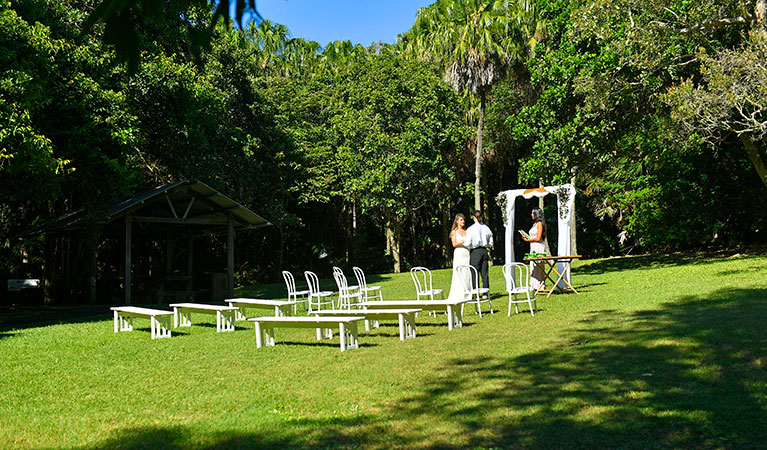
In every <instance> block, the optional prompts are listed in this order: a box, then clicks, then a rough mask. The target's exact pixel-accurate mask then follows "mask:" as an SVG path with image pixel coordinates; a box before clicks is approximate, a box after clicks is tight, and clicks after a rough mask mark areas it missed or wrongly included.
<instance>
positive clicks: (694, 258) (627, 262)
mask: <svg viewBox="0 0 767 450" xmlns="http://www.w3.org/2000/svg"><path fill="white" fill-rule="evenodd" d="M717 261H721V255H720V256H719V257H713V255H696V254H662V255H642V256H629V257H622V258H609V259H602V260H599V261H583V263H581V264H579V265H578V266H577V267H574V268H573V273H574V274H581V275H599V274H602V273H606V272H615V271H621V270H635V269H656V268H659V267H665V266H682V265H688V264H696V265H698V264H712V263H715V262H717ZM576 289H577V286H576Z"/></svg>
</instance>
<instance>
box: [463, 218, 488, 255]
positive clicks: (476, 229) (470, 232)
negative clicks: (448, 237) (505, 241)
mask: <svg viewBox="0 0 767 450" xmlns="http://www.w3.org/2000/svg"><path fill="white" fill-rule="evenodd" d="M466 241H467V244H468V245H467V246H468V247H469V248H470V249H472V248H480V247H489V248H493V232H492V231H490V227H488V226H487V225H485V224H484V223H482V222H475V223H474V225H472V226H470V227H469V228H468V229H467V230H466Z"/></svg>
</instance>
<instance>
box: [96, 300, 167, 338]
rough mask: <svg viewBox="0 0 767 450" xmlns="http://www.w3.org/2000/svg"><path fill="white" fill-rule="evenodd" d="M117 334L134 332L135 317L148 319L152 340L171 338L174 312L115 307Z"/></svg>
mask: <svg viewBox="0 0 767 450" xmlns="http://www.w3.org/2000/svg"><path fill="white" fill-rule="evenodd" d="M109 309H111V310H112V311H114V317H115V333H119V332H120V331H133V318H134V317H142V318H145V317H148V318H149V322H150V327H151V330H152V339H156V338H164V337H170V316H172V315H173V311H164V310H162V309H151V308H140V307H138V306H114V307H112V308H109Z"/></svg>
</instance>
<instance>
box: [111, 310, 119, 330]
mask: <svg viewBox="0 0 767 450" xmlns="http://www.w3.org/2000/svg"><path fill="white" fill-rule="evenodd" d="M113 312H114V313H115V333H118V332H120V325H119V324H118V322H119V321H120V314H119V313H118V312H117V311H113Z"/></svg>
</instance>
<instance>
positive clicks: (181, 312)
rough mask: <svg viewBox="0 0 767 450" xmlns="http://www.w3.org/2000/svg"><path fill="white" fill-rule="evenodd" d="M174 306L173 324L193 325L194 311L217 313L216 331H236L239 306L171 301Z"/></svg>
mask: <svg viewBox="0 0 767 450" xmlns="http://www.w3.org/2000/svg"><path fill="white" fill-rule="evenodd" d="M168 306H170V307H171V308H173V326H174V327H191V326H192V313H193V312H194V313H203V314H215V315H216V332H219V333H220V332H222V331H234V312H235V311H237V308H235V307H233V306H220V305H203V304H201V303H171V304H170V305H168ZM179 317H180V319H181V320H180V322H181V323H179Z"/></svg>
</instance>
